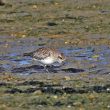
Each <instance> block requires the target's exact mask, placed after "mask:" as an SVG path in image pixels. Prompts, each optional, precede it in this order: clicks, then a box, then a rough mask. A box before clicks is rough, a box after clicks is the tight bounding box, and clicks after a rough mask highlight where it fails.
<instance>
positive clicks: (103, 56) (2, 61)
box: [0, 36, 110, 75]
mask: <svg viewBox="0 0 110 110" xmlns="http://www.w3.org/2000/svg"><path fill="white" fill-rule="evenodd" d="M49 40H50V39H47V38H43V39H42V38H33V37H29V38H19V39H18V38H15V37H4V36H3V37H2V36H1V41H0V72H1V73H4V72H5V73H6V72H7V73H13V74H18V75H30V74H37V73H41V74H43V73H45V70H44V68H43V66H42V65H39V64H38V63H37V62H35V61H33V60H32V58H31V57H29V56H23V54H24V53H29V52H32V51H34V50H35V49H37V48H39V47H43V46H44V47H45V46H48V45H47V44H48V41H49ZM56 42H57V41H56ZM58 49H59V50H60V51H61V52H63V53H64V54H65V56H67V60H66V62H65V64H64V65H63V66H61V67H53V68H50V69H49V70H50V73H62V74H63V73H68V74H69V73H70V74H75V73H77V74H78V73H80V72H89V73H97V74H109V71H110V69H109V66H110V62H109V61H110V48H109V47H108V46H104V45H103V46H86V47H75V46H72V45H68V46H66V47H59V48H58Z"/></svg>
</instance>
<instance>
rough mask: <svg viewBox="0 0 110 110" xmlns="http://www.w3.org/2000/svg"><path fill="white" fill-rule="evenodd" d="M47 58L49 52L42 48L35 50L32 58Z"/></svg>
mask: <svg viewBox="0 0 110 110" xmlns="http://www.w3.org/2000/svg"><path fill="white" fill-rule="evenodd" d="M49 56H50V52H49V51H48V50H46V49H42V48H40V49H38V50H36V51H35V52H34V54H33V58H35V59H38V60H41V59H44V58H46V57H49Z"/></svg>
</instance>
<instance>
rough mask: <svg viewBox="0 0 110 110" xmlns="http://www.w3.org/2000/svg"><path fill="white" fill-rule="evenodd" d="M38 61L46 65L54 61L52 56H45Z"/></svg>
mask: <svg viewBox="0 0 110 110" xmlns="http://www.w3.org/2000/svg"><path fill="white" fill-rule="evenodd" d="M40 62H41V63H43V64H46V65H49V64H52V63H54V62H55V60H54V59H53V58H51V57H47V58H45V59H43V60H41V61H40Z"/></svg>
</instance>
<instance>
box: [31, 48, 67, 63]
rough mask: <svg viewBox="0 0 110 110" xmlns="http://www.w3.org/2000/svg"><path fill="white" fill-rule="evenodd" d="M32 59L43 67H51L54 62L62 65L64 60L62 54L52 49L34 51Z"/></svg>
mask: <svg viewBox="0 0 110 110" xmlns="http://www.w3.org/2000/svg"><path fill="white" fill-rule="evenodd" d="M33 58H34V59H35V60H38V61H39V62H41V63H43V64H45V65H51V64H52V63H55V62H58V63H62V62H63V61H64V60H65V56H64V55H63V53H60V52H59V51H57V50H56V49H53V48H39V49H37V50H36V51H34V53H33Z"/></svg>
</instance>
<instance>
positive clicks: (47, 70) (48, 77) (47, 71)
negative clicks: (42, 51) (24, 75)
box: [44, 65, 51, 80]
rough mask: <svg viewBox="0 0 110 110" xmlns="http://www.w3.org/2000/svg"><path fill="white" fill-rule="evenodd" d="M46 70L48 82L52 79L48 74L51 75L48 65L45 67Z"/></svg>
mask: <svg viewBox="0 0 110 110" xmlns="http://www.w3.org/2000/svg"><path fill="white" fill-rule="evenodd" d="M44 69H45V71H46V73H47V80H50V79H51V78H50V75H49V74H48V73H49V69H48V66H47V65H44Z"/></svg>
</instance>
